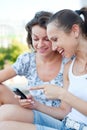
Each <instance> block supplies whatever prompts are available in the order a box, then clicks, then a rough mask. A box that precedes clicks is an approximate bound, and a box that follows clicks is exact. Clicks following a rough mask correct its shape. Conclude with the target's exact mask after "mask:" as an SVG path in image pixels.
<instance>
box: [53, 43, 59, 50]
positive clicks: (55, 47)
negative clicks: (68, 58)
mask: <svg viewBox="0 0 87 130" xmlns="http://www.w3.org/2000/svg"><path fill="white" fill-rule="evenodd" d="M57 48H58V47H57V44H55V43H52V50H53V51H55V50H57Z"/></svg>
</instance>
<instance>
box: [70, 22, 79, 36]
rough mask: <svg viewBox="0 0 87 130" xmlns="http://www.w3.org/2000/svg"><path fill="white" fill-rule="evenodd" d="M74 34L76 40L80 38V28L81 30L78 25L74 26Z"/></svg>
mask: <svg viewBox="0 0 87 130" xmlns="http://www.w3.org/2000/svg"><path fill="white" fill-rule="evenodd" d="M72 32H73V33H74V35H75V38H78V36H79V33H80V28H79V26H78V25H77V24H73V26H72Z"/></svg>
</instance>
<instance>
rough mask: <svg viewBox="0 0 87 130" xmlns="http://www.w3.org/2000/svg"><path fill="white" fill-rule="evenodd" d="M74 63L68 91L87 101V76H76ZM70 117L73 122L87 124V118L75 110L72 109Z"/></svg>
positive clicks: (70, 71)
mask: <svg viewBox="0 0 87 130" xmlns="http://www.w3.org/2000/svg"><path fill="white" fill-rule="evenodd" d="M74 61H75V59H74V60H73V61H72V63H71V66H70V69H69V81H70V85H69V89H68V91H69V92H71V93H72V94H73V95H75V96H77V97H79V98H80V99H82V100H84V101H87V74H84V75H82V76H75V75H74V74H73V73H72V68H73V64H74ZM68 117H69V118H70V119H72V120H75V121H78V122H83V123H85V124H87V116H85V115H83V114H82V113H80V112H79V111H77V110H76V109H74V108H72V110H71V112H70V113H69V114H68Z"/></svg>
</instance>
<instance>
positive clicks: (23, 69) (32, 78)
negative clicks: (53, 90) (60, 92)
mask: <svg viewBox="0 0 87 130" xmlns="http://www.w3.org/2000/svg"><path fill="white" fill-rule="evenodd" d="M66 62H68V59H66V58H63V59H62V64H61V69H60V72H59V73H58V75H57V76H56V77H55V78H54V79H53V80H51V81H49V82H44V81H42V80H41V79H40V78H39V76H38V74H37V69H36V53H34V52H33V53H28V52H26V53H23V54H21V55H20V56H19V57H18V58H17V60H16V62H15V63H14V64H13V65H12V67H13V69H14V70H15V71H16V73H17V75H20V76H25V77H26V78H27V80H28V85H27V87H33V86H34V87H35V86H39V85H43V84H56V85H57V86H60V87H62V86H63V69H64V64H65V63H66ZM30 93H31V94H32V96H34V98H35V99H36V100H37V101H39V102H41V103H44V104H46V105H48V106H55V107H57V106H59V105H60V100H48V99H46V97H45V95H44V93H43V90H34V91H32V92H31V91H30Z"/></svg>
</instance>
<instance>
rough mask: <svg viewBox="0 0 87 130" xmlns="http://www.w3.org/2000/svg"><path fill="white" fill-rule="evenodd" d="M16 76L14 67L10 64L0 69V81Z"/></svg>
mask: <svg viewBox="0 0 87 130" xmlns="http://www.w3.org/2000/svg"><path fill="white" fill-rule="evenodd" d="M14 76H16V72H15V71H14V69H13V68H12V67H11V66H10V67H8V68H5V69H3V70H0V83H2V82H4V81H6V80H8V79H10V78H12V77H14Z"/></svg>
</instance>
